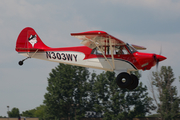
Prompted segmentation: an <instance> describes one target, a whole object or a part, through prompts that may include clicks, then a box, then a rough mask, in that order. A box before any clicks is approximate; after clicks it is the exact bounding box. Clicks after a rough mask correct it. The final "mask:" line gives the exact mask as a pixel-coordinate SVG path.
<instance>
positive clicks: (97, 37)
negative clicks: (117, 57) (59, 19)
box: [71, 31, 125, 49]
mask: <svg viewBox="0 0 180 120" xmlns="http://www.w3.org/2000/svg"><path fill="white" fill-rule="evenodd" d="M71 36H74V37H76V38H78V39H80V40H82V42H81V44H83V45H85V46H87V47H89V48H91V49H94V48H95V47H97V46H109V45H110V44H111V45H112V46H114V45H117V46H119V45H124V44H125V43H124V42H123V41H122V40H119V39H117V38H115V37H113V36H111V35H109V34H108V33H106V32H104V31H87V32H81V33H71ZM110 41H111V42H110Z"/></svg>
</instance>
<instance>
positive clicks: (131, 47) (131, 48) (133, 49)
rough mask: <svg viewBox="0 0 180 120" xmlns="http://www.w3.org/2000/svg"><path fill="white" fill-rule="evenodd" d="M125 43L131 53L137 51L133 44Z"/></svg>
mask: <svg viewBox="0 0 180 120" xmlns="http://www.w3.org/2000/svg"><path fill="white" fill-rule="evenodd" d="M126 45H127V47H128V49H129V51H130V52H131V53H134V52H136V51H137V50H136V49H135V48H134V47H133V46H131V45H129V44H128V43H127V44H126Z"/></svg>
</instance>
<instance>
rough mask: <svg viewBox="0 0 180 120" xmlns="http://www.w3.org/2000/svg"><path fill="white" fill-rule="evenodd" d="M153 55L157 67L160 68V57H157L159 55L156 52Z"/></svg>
mask: <svg viewBox="0 0 180 120" xmlns="http://www.w3.org/2000/svg"><path fill="white" fill-rule="evenodd" d="M153 57H154V61H155V62H156V69H157V70H158V66H159V59H158V58H157V55H156V54H154V55H153Z"/></svg>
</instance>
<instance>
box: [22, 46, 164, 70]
mask: <svg viewBox="0 0 180 120" xmlns="http://www.w3.org/2000/svg"><path fill="white" fill-rule="evenodd" d="M127 47H128V46H125V48H126V51H125V52H126V53H124V54H117V53H116V52H114V55H113V57H114V65H115V67H114V69H112V62H113V61H112V56H111V54H109V53H108V52H106V53H105V54H104V55H105V56H104V55H103V54H101V53H100V52H98V51H95V50H93V49H91V48H89V47H86V46H78V47H64V48H47V49H43V51H38V52H37V53H36V54H35V55H33V54H34V51H33V52H29V53H27V52H24V53H23V52H21V53H20V54H21V55H24V56H27V57H28V56H32V55H33V58H37V59H42V60H47V61H52V62H59V63H65V64H71V65H77V66H82V67H89V68H96V69H102V70H106V71H113V70H116V71H136V70H149V69H151V67H153V66H154V65H155V64H156V61H155V60H154V58H153V56H154V54H150V53H142V52H138V51H133V52H131V51H130V50H129V49H128V48H127ZM105 57H106V58H107V59H105ZM160 57H161V60H164V59H166V58H165V57H163V56H160ZM161 60H160V61H161Z"/></svg>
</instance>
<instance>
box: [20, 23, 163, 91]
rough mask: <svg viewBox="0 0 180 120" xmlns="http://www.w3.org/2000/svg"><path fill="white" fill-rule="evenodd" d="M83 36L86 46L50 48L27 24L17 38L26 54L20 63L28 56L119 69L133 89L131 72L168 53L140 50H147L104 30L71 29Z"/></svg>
mask: <svg viewBox="0 0 180 120" xmlns="http://www.w3.org/2000/svg"><path fill="white" fill-rule="evenodd" d="M71 36H74V37H76V38H78V39H80V40H82V42H81V44H83V45H84V46H78V47H63V48H51V47H48V46H47V45H45V44H44V43H43V42H42V41H41V39H40V38H39V36H38V35H37V33H36V32H35V31H34V29H32V28H30V27H27V28H24V29H23V30H22V31H21V33H20V34H19V36H18V38H17V42H16V51H17V52H18V53H19V54H21V55H23V56H26V57H27V58H25V59H23V60H22V61H19V65H23V62H24V61H25V60H26V59H28V58H37V59H42V60H47V61H52V62H59V63H65V64H70V65H76V66H82V67H89V68H96V69H102V70H106V71H118V73H119V74H118V76H117V78H116V82H117V85H118V86H119V87H120V88H127V89H130V90H133V89H135V88H136V87H137V86H138V83H139V80H138V78H137V77H136V76H135V75H133V74H130V71H137V70H150V69H151V67H153V66H155V65H156V64H158V63H159V62H160V61H163V60H165V59H166V57H164V56H161V55H157V54H150V53H142V52H138V51H137V50H145V49H146V48H145V47H142V46H138V45H130V44H128V43H125V42H123V41H122V40H120V39H117V38H115V37H113V36H112V35H110V34H108V33H106V32H104V31H87V32H81V33H71Z"/></svg>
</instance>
